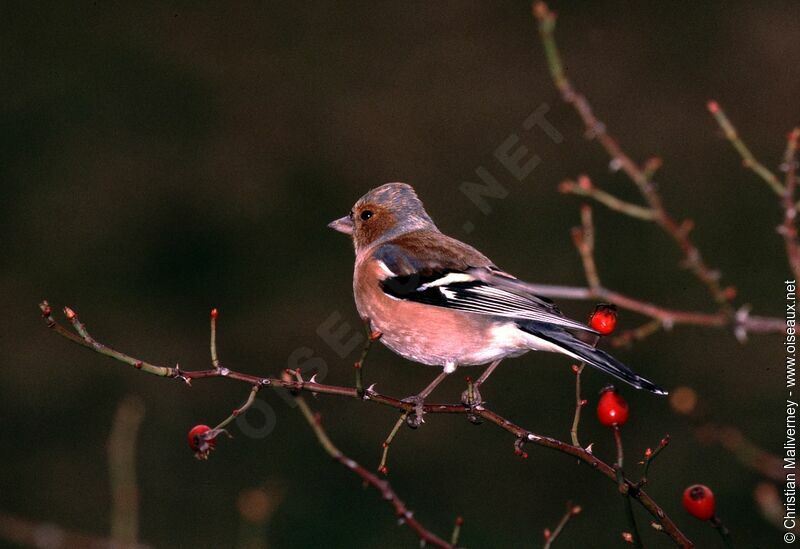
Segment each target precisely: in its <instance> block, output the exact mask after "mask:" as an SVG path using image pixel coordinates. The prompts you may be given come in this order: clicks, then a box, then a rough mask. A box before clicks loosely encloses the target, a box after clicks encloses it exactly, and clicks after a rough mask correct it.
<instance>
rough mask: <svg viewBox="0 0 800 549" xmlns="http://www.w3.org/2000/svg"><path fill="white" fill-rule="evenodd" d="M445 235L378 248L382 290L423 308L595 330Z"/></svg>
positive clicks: (469, 248) (471, 249) (376, 254)
mask: <svg viewBox="0 0 800 549" xmlns="http://www.w3.org/2000/svg"><path fill="white" fill-rule="evenodd" d="M443 237H444V235H441V234H440V235H438V238H432V239H430V240H429V241H427V242H421V243H419V245H417V240H419V239H418V238H416V239H414V240H411V243H413V244H414V245H415V248H416V249H414V250H409V247H408V244H409V242H402V243H401V242H397V241H393V242H390V243H387V244H384V245H382V246H380V247H379V248H378V249H377V250H376V251H375V253H374V255H373V257H374V258H375V259H376V260H378V261H381V262H382V263H383V265H384V266H385V267H386V269H385V272H386V274H387V277H386V278H385V279H383V280H382V281H381V289H382V290H383V291H384V293H386V294H387V295H389V296H391V297H393V298H395V299H403V300H407V301H414V302H417V303H425V304H427V305H433V306H436V307H444V308H448V309H455V310H459V311H464V312H468V313H474V314H480V315H487V316H495V317H502V318H508V319H512V320H533V321H537V322H543V323H547V324H552V325H556V326H560V327H563V328H567V329H573V330H578V331H582V332H589V333H595V332H594V330H592V329H591V328H589V327H588V326H586V325H585V324H582V323H580V322H576V321H574V320H570V319H568V318H565V317H564V315H563V314H562V313H561V311H559V310H558V308H557V307H556V306H555V305H554V304H553V303H552V302H551V301H550V300H548V299H546V298H542V297H539V296H535V295H533V294H530V293H527V292H524V291H521V290H519V289H516V288H513V286H511V285H504V284H502V280H503V279H508V280H513V277H511V275H508V274H506V273H503V272H502V271H500V270H499V269H497V267H495V266H494V265H492V264H491V262H490V261H489V260H488V259H487V258H486V257H485V256H483V255H482V254H481V253H480V252H478V251H477V250H475V249H474V248H471V247H470V246H467V245H466V244H463V243H462V242H459V241H457V240H454V239H450V238H449V237H444V238H447V241H446V242H441V239H442V238H443Z"/></svg>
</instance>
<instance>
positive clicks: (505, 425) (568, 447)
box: [39, 301, 694, 547]
mask: <svg viewBox="0 0 800 549" xmlns="http://www.w3.org/2000/svg"><path fill="white" fill-rule="evenodd" d="M39 308H40V309H41V310H42V315H43V317H44V320H45V322H46V324H47V326H48V327H49V328H50V329H52V330H54V331H55V332H56V333H58V334H59V335H61V336H63V337H65V338H67V339H68V340H70V341H72V342H73V343H77V344H79V345H81V346H82V347H86V348H88V349H91V350H92V351H95V352H98V353H101V354H103V355H105V356H108V357H111V358H114V359H116V360H118V361H120V362H123V363H126V364H134V365H135V364H139V365H140V366H139V367H137V369H139V370H142V371H144V372H148V373H151V374H155V375H158V376H160V377H171V378H180V379H183V380H185V381H187V382H189V381H191V380H195V379H204V378H210V377H222V378H226V379H232V380H236V381H240V382H244V383H248V384H250V385H259V386H274V387H284V388H286V389H289V390H290V391H294V392H297V393H299V392H302V391H305V392H310V393H312V394H313V393H319V394H327V395H337V396H341V397H347V398H353V399H358V400H364V401H368V402H373V403H375V404H380V405H383V406H388V407H390V408H394V409H397V410H401V411H407V412H414V411H415V408H416V407H417V406H418V405H417V404H416V403H413V402H404V401H402V400H400V399H397V398H394V397H390V396H387V395H383V394H380V393H377V392H375V391H370V390H366V391H365V392H364V396H363V397H361V396H360V395H359V394H358V391H357V390H356V389H355V388H354V387H340V386H336V385H324V384H321V383H316V382H311V381H304V380H298V379H291V378H289V377H287V379H279V378H272V377H259V376H253V375H250V374H244V373H241V372H236V371H233V370H229V369H228V368H212V369H210V370H190V371H186V370H181V369H180V368H170V367H166V366H155V365H152V364H149V363H145V362H144V361H140V360H137V359H134V358H132V357H130V356H128V355H126V354H124V353H120V352H118V351H115V350H113V349H110V348H109V347H106V346H104V345H101V344H99V343H97V342H94V340H92V341H93V343H90V342H88V341H86V340H85V339H84V338H83V337H80V336H76V335H75V334H73V333H72V332H70V331H69V330H68V329H67V328H65V327H64V326H62V325H61V324H59V323H58V322H56V320H55V319H54V318H53V317H52V309H51V308H50V306H49V304H48V303H47V302H46V301H44V302H42V303H41V304H40V305H39ZM69 311H70V314H71V315H72V316H71V317H69V315H68V318H70V321H71V322H72V323H73V326H74V325H76V324H79V325H81V326H82V324H80V322H79V321H77V315H76V313H75V312H74V311H72V310H71V309H70V310H69ZM84 330H85V328H84ZM101 349H102V350H101ZM145 366H147V367H145ZM422 409H423V412H424V413H426V414H459V415H468V414H474V415H475V416H477V417H480V418H482V419H483V420H484V421H487V422H489V423H493V424H494V425H497V426H498V427H500V428H501V429H503V430H505V431H507V432H509V433H511V434H513V435H514V437H515V439H516V443H515V445H520V446H521V445H522V444H525V443H532V444H535V445H537V446H541V447H544V448H550V449H553V450H556V451H558V452H561V453H563V454H567V455H569V456H572V457H574V458H577V459H578V460H580V461H581V462H583V463H586V464H588V465H589V466H590V467H591V468H592V469H593V470H595V471H598V472H599V473H600V474H602V475H603V476H605V477H606V478H608V479H609V480H611V481H612V482H614V483H617V482H618V480H617V475H616V473H615V471H614V469H613V467H612V466H610V465H608V464H607V463H606V462H604V461H603V460H601V459H599V458H598V457H596V456H595V455H594V454H592V453H590V452H589V451H587V450H585V449H583V448H580V447H576V446H574V445H572V444H569V443H567V442H562V441H560V440H558V439H555V438H552V437H548V436H545V435H539V434H537V433H534V432H533V431H530V430H528V429H525V428H523V427H520V426H519V425H517V424H515V423H513V422H512V421H510V420H508V419H506V418H504V417H503V416H501V415H499V414H497V413H496V412H494V411H492V410H489V409H487V408H485V407H484V406H481V405H478V406H473V407H467V406H464V405H463V404H424V405H423V406H422ZM315 432H316V431H315ZM323 432H324V431H323ZM322 440H324V439H321V441H322ZM331 447H333V446H332V445H331ZM333 448H335V447H333ZM326 449H328V448H326ZM367 473H368V474H370V475H372V473H369V472H368V471H367ZM372 477H374V478H375V479H376V480H378V481H379V482H380V479H377V477H375V476H374V475H372ZM623 480H624V482H625V483H626V485H627V486H629V487H632V488H635V485H634V483H633V482H632V481H630V480H628V479H623ZM631 497H633V498H634V499H636V500H637V501H638V502H639V503H640V504H641V505H642V506H643V507H644V508H645V509H646V510H647V511H648V512H649V513H650V514H651V515H652V516H653V519H654V520H655V522H656V523H657V524H659V525H660V526H661V527H663V529H664V532H666V533H667V534H668V535H669V536H670V537H671V538H672V539H673V541H674V542H675V543H676V545H678V546H679V547H693V546H694V544H693V543H692V542H691V541H690V540H689V539H688V538H687V537H686V536H685V535H684V534H683V533H682V532H681V531H680V529H679V528H678V527H677V525H676V524H675V523H674V522H673V521H672V519H670V518H669V516H668V515H667V514H666V512H665V511H664V510H663V509H662V508H661V507H660V506H659V505H658V504H657V503H656V502H655V501H654V500H653V499H652V498H651V497H650V496H649V495H648V494H647V493H646V492H645V491H643V490H631Z"/></svg>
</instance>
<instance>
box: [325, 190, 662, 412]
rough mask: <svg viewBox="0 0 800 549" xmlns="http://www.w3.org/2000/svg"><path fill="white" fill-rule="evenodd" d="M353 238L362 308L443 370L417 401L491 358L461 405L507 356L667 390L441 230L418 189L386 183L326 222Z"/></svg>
mask: <svg viewBox="0 0 800 549" xmlns="http://www.w3.org/2000/svg"><path fill="white" fill-rule="evenodd" d="M328 226H329V227H331V228H332V229H335V230H337V231H339V232H342V233H345V234H348V235H350V236H352V239H353V245H354V247H355V253H356V260H355V270H354V274H353V293H354V295H355V302H356V307H357V309H358V313H359V314H360V315H361V317H362V318H363V319H365V320H368V321H369V322H370V324H371V327H372V329H373V330H377V331H378V332H380V333H381V334H382V336H381V339H380V340H381V341H382V342H383V344H384V345H386V346H387V347H389V349H391V350H392V351H394V352H395V353H397V354H399V355H400V356H402V357H405V358H407V359H409V360H413V361H415V362H421V363H422V364H428V365H431V366H441V367H442V368H443V370H442V373H441V374H439V376H438V377H437V378H436V379H435V380H433V382H432V383H431V384H430V385H428V386H427V387H426V388H425V389H424V390H423V391H422V392H420V393H419V395H417V396H416V397H413V399H412V400H414V401H415V402H416V403H417V404H420V405H421V403H422V402H423V400H424V399H425V398H426V397H427V396H428V395H429V394H430V393H431V391H433V390H434V388H435V387H436V386H437V385H438V384H439V383H440V382H441V381H442V380H443V379H444V378H445V377H446V376H447V375H448V374H450V373H452V372H453V371H455V369H456V368H457V367H459V366H468V365H478V364H489V367H488V368H487V369H486V371H485V372H484V373H483V374H482V375H481V376H480V378H478V380H477V381H476V382H475V384H474V386H473V389H472V391H471V393H470V395H469V396H467V394H466V392H465V396H464V398H463V399H464V400H465V404H468V405H474V404H479V403H480V402H481V397H480V392H479V389H480V386H481V385H482V384H483V383H484V382H485V381H486V378H488V377H489V375H490V374H491V373H492V372H493V371H494V369H495V368H497V365H498V364H499V363H500V361H501V360H502V359H504V358H506V357H515V356H519V355H522V354H524V353H526V352H528V351H550V352H556V353H563V354H565V355H567V356H569V357H571V358H573V359H575V360H580V361H583V362H586V363H587V364H589V365H591V366H593V367H595V368H597V369H598V370H601V371H603V372H606V373H608V374H611V375H612V376H614V377H616V378H618V379H621V380H622V381H624V382H626V383H628V384H630V385H632V386H634V387H636V388H638V389H646V390H648V391H652V392H653V393H656V394H659V395H666V394H667V392H666V391H664V390H663V389H661V388H660V387H658V386H657V385H655V384H653V383H652V382H650V381H648V380H647V379H644V378H643V377H641V376H639V375H637V374H636V373H634V372H633V371H632V370H631V369H630V368H628V367H627V366H625V365H624V364H622V363H621V362H619V361H618V360H617V359H615V358H614V357H612V356H611V355H609V354H608V353H606V352H604V351H602V350H600V349H596V348H595V347H594V345H592V344H591V343H589V342H588V341H592V342H596V339H597V332H595V331H594V330H592V329H591V328H589V327H588V326H586V325H584V324H582V323H580V322H576V321H574V320H570V319H568V318H565V317H564V315H563V314H562V313H561V311H559V310H558V308H557V307H556V306H555V305H554V304H553V303H552V302H551V301H550V300H548V299H545V298H542V297H538V296H536V295H533V294H532V293H530V292H529V291H526V290H525V288H524V284H523V283H520V282H519V281H517V280H516V279H515V278H514V277H513V276H511V275H509V274H508V273H505V272H503V271H501V270H499V269H498V268H497V267H496V266H495V265H494V263H492V261H490V260H489V259H488V258H487V257H486V256H485V255H483V254H482V253H480V252H479V251H478V250H476V249H475V248H473V247H471V246H469V245H467V244H464V243H463V242H460V241H458V240H456V239H455V238H451V237H449V236H447V235H445V234H442V233H441V232H440V231H439V229H438V228H437V227H436V225H435V224H434V223H433V220H431V218H430V216H429V215H428V213H427V212H426V211H425V208H424V207H423V205H422V202H421V201H420V200H419V198H417V195H416V193H415V192H414V189H413V188H412V187H411V186H410V185H407V184H405V183H387V184H385V185H382V186H380V187H378V188H376V189H372V190H371V191H369V192H368V193H367V194H365V195H364V196H362V197H361V198H359V199H358V201H357V202H356V203H355V205H354V206H353V209H352V210H351V211H350V214H349V215H346V216H345V217H342V218H341V219H337V220H336V221H333V222H332V223H330V224H329V225H328Z"/></svg>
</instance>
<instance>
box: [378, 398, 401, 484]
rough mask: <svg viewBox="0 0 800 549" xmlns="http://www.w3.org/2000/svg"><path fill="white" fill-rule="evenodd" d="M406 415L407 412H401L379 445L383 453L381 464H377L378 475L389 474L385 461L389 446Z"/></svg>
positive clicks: (387, 456)
mask: <svg viewBox="0 0 800 549" xmlns="http://www.w3.org/2000/svg"><path fill="white" fill-rule="evenodd" d="M408 414H409V412H403V413H402V414H400V417H399V418H398V419H397V421H396V422H395V424H394V426H393V427H392V430H391V431H390V432H389V436H387V437H386V440H384V441H383V444H382V445H381V446H382V447H383V451H382V452H381V462H380V463H379V464H378V472H379V473H382V474H384V475H388V474H389V467H388V466H387V465H386V460H387V459H388V458H389V446H390V445H391V444H392V441H393V440H394V437H396V436H397V431H399V430H400V427H402V426H403V424H404V423H405V422H406V420H407V419H408Z"/></svg>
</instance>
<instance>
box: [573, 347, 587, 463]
mask: <svg viewBox="0 0 800 549" xmlns="http://www.w3.org/2000/svg"><path fill="white" fill-rule="evenodd" d="M585 366H586V364H585V363H583V362H581V363H580V365H578V364H573V365H572V371H573V372H574V373H575V415H574V416H573V418H572V428H571V429H570V430H569V434H570V435H571V436H572V444H573V446H578V447H580V445H581V443H580V442H579V441H578V424H579V423H580V421H581V410H582V409H583V407H584V406H586V401H585V400H583V398H581V373H583V369H584V367H585Z"/></svg>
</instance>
